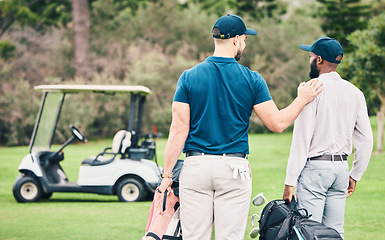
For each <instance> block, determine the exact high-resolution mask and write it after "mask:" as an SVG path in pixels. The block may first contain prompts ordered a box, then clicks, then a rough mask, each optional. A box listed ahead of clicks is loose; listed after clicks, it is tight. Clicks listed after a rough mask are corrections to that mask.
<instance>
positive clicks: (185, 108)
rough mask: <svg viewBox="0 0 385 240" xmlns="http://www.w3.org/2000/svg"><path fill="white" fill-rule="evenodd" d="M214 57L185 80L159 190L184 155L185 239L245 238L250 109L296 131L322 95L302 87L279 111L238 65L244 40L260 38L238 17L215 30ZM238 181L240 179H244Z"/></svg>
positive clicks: (256, 77)
mask: <svg viewBox="0 0 385 240" xmlns="http://www.w3.org/2000/svg"><path fill="white" fill-rule="evenodd" d="M212 32H213V37H214V43H215V51H214V54H213V56H210V57H208V58H207V59H206V60H205V61H203V62H202V63H200V64H198V65H196V66H195V67H193V68H191V69H189V70H186V71H184V72H183V73H182V75H181V76H180V78H179V81H178V85H177V89H176V92H175V96H174V101H173V105H172V123H171V127H170V135H169V138H168V142H167V145H166V149H165V154H164V173H163V175H162V177H163V180H162V183H161V186H160V187H159V190H160V191H161V192H164V191H165V190H166V189H167V188H169V187H170V186H171V184H172V179H171V177H172V168H173V166H174V165H175V162H176V161H177V159H178V158H179V156H180V154H181V152H182V149H183V147H184V149H183V152H184V153H186V159H185V161H184V167H183V169H182V172H181V175H180V189H179V190H180V203H181V224H182V231H183V239H185V240H192V239H196V240H208V239H211V234H212V227H213V223H214V222H215V237H216V239H221V240H222V239H231V240H238V239H243V238H244V234H245V229H246V224H247V216H248V212H249V205H250V198H251V174H250V165H249V162H248V160H247V154H248V153H249V144H248V129H249V119H250V116H251V113H252V111H253V110H254V112H255V113H256V114H257V116H258V117H259V118H260V119H261V121H262V122H263V123H264V124H265V125H266V126H267V127H268V128H269V129H270V130H272V131H274V132H282V131H283V130H284V129H286V128H287V127H288V126H290V125H291V124H292V123H293V122H294V120H295V119H296V117H297V116H298V114H299V113H300V111H301V110H302V108H303V107H304V106H305V105H306V104H307V103H308V102H310V101H312V100H313V99H314V98H315V96H316V95H317V94H318V93H319V92H320V91H321V89H320V86H321V84H320V83H318V81H317V80H313V81H310V82H308V83H306V84H305V83H301V84H300V86H299V87H298V97H297V98H296V99H294V101H293V102H292V103H291V104H290V105H289V106H288V107H287V108H285V109H283V110H278V108H277V107H276V105H275V103H274V102H273V100H272V98H271V96H270V93H269V90H268V87H267V84H266V82H265V80H264V79H263V78H262V76H261V75H260V74H259V73H258V72H254V71H251V70H250V69H248V68H246V67H244V66H242V65H240V64H238V62H237V61H238V60H239V59H240V57H241V55H242V52H243V50H244V49H245V47H246V43H245V40H246V35H256V34H257V32H256V31H255V30H253V29H250V28H246V26H245V23H244V22H243V20H242V19H241V18H240V17H238V16H236V15H226V16H223V17H220V18H219V19H218V20H217V21H216V23H215V25H214V27H213V30H212ZM238 175H239V176H240V177H238Z"/></svg>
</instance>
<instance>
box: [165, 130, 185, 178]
mask: <svg viewBox="0 0 385 240" xmlns="http://www.w3.org/2000/svg"><path fill="white" fill-rule="evenodd" d="M188 130H189V129H188V128H181V129H178V128H176V127H175V126H173V125H171V129H170V135H169V138H168V140H167V144H166V149H165V152H164V172H165V173H171V172H172V169H173V167H174V165H175V163H176V161H177V160H178V158H179V156H180V154H181V153H182V150H183V146H184V143H185V141H186V139H187V135H188Z"/></svg>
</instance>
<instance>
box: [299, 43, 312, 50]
mask: <svg viewBox="0 0 385 240" xmlns="http://www.w3.org/2000/svg"><path fill="white" fill-rule="evenodd" d="M299 48H301V49H302V50H305V51H308V52H311V45H306V44H301V45H299Z"/></svg>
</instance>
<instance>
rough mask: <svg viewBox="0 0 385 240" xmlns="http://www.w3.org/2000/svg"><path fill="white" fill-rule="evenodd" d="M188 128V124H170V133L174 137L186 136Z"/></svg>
mask: <svg viewBox="0 0 385 240" xmlns="http://www.w3.org/2000/svg"><path fill="white" fill-rule="evenodd" d="M189 130H190V128H189V125H188V124H172V125H171V129H170V133H173V134H175V135H187V134H188V132H189Z"/></svg>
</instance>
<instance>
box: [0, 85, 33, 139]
mask: <svg viewBox="0 0 385 240" xmlns="http://www.w3.org/2000/svg"><path fill="white" fill-rule="evenodd" d="M37 96H38V94H37V93H36V92H34V90H33V89H32V86H31V85H30V84H29V83H28V82H26V81H21V80H14V81H12V82H7V83H1V88H0V116H1V117H0V145H8V146H12V145H25V144H28V143H29V138H30V136H31V134H32V130H33V126H34V123H35V120H36V116H37V115H36V113H37V110H38V104H37V103H38V97H37Z"/></svg>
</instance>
